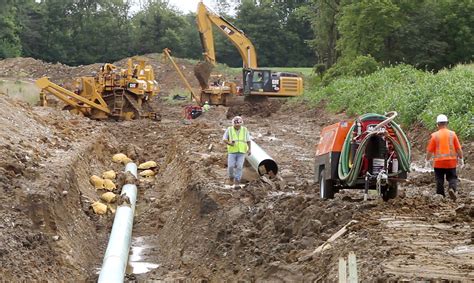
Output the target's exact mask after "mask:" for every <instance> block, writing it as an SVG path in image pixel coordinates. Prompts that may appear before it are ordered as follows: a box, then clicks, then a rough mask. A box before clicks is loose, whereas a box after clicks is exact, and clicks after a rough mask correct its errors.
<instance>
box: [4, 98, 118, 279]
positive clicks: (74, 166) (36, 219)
mask: <svg viewBox="0 0 474 283" xmlns="http://www.w3.org/2000/svg"><path fill="white" fill-rule="evenodd" d="M0 109H1V111H2V115H1V116H0V128H1V129H2V131H0V154H1V156H2V158H1V160H0V188H1V194H0V203H1V204H2V205H1V209H0V211H1V214H0V217H1V219H2V220H3V221H2V223H1V224H0V230H1V233H0V242H2V243H3V244H2V247H0V274H2V276H1V277H2V280H6V281H10V280H27V281H32V280H33V281H36V280H38V279H41V278H42V279H45V278H48V280H53V281H54V280H61V279H63V278H82V279H81V280H85V279H86V278H87V277H88V276H89V275H90V274H91V273H93V269H94V266H95V265H96V264H98V262H99V260H100V255H98V254H97V252H98V251H102V250H103V247H104V243H103V241H104V240H105V239H104V238H105V236H106V233H101V232H100V231H102V230H103V229H108V223H110V222H107V221H106V218H104V219H98V218H96V217H95V216H94V215H92V214H91V213H90V208H89V205H90V203H91V201H93V196H95V195H96V193H95V190H94V189H93V188H91V185H90V184H89V181H88V178H89V176H90V175H92V174H100V172H102V170H103V169H104V168H105V163H107V162H106V160H105V159H104V158H103V156H104V155H107V154H110V151H111V149H110V148H109V147H108V145H107V144H104V142H103V136H102V135H103V134H102V133H101V128H102V126H101V125H99V124H96V123H95V122H93V121H90V120H89V119H85V118H81V117H79V116H75V115H72V114H70V113H69V112H64V111H55V110H54V109H49V108H36V107H31V106H29V105H28V104H27V103H24V102H19V101H16V100H12V99H10V98H8V97H6V96H3V95H0ZM91 141H94V142H91ZM110 141H112V139H110ZM98 247H99V249H97V248H98ZM13 259H14V260H13ZM86 270H90V271H89V272H85V271H86Z"/></svg>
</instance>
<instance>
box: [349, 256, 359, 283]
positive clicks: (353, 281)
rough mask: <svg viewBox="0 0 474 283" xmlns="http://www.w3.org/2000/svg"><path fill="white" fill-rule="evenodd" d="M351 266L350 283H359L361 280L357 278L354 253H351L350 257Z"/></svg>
mask: <svg viewBox="0 0 474 283" xmlns="http://www.w3.org/2000/svg"><path fill="white" fill-rule="evenodd" d="M348 264H349V281H348V282H349V283H358V282H359V279H358V276H357V260H356V255H355V253H354V252H350V253H349V256H348Z"/></svg>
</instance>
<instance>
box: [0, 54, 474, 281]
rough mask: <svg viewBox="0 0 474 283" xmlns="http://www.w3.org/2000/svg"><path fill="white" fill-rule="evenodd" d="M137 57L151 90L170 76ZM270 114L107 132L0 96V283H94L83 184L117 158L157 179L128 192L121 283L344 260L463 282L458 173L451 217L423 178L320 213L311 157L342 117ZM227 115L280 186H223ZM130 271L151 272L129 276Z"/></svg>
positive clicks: (364, 275)
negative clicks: (241, 126) (131, 208)
mask: <svg viewBox="0 0 474 283" xmlns="http://www.w3.org/2000/svg"><path fill="white" fill-rule="evenodd" d="M149 56H151V57H154V59H153V60H152V64H156V65H155V66H156V67H155V70H157V74H159V76H161V75H162V76H164V77H166V76H170V77H171V76H175V72H174V71H173V70H172V69H171V66H169V67H170V69H167V68H168V67H165V66H162V65H160V63H159V61H158V60H159V58H158V57H157V56H156V55H149ZM121 63H124V62H121ZM159 66H161V68H158V67H159ZM187 72H189V74H191V76H192V68H189V69H188V71H187ZM171 81H172V82H171V83H170V85H172V83H173V80H172V79H171ZM174 82H177V83H178V82H179V80H177V77H176V78H175V81H174ZM270 101H272V100H270ZM272 103H273V102H271V103H270V105H267V106H265V107H266V108H263V109H262V106H254V105H250V106H249V105H247V106H236V107H231V108H226V107H216V108H215V107H213V108H212V110H211V111H210V112H209V113H205V114H204V115H202V116H201V117H199V118H198V119H196V120H193V121H191V123H190V124H189V125H188V124H184V123H182V121H181V116H182V115H181V114H182V113H181V111H182V109H181V106H176V105H166V107H162V110H161V111H162V113H161V114H162V116H163V120H162V121H161V122H160V123H157V122H155V121H150V120H137V121H126V122H120V123H118V122H112V121H102V122H98V121H91V120H89V119H86V118H81V117H79V116H74V115H72V114H70V113H68V112H62V111H57V110H55V109H50V108H37V107H31V106H28V105H27V104H25V103H22V102H18V101H15V100H12V99H10V98H8V97H6V96H1V95H0V110H2V113H4V114H2V116H0V128H1V129H2V131H0V154H1V155H2V157H4V158H3V159H1V160H0V188H1V190H2V194H0V200H1V201H0V219H2V220H3V221H2V223H1V224H0V232H1V233H0V242H2V243H6V244H5V245H4V246H2V247H0V274H1V275H2V280H5V281H8V280H13V279H15V280H18V279H20V280H29V281H31V280H43V279H47V280H52V281H54V280H61V279H63V278H68V279H69V278H71V279H74V280H80V281H84V280H86V279H90V280H94V279H96V277H97V275H95V273H96V271H97V270H98V268H100V265H101V260H102V256H103V253H104V249H105V247H106V237H107V235H108V232H109V231H110V225H111V218H112V217H113V215H111V214H109V215H106V216H102V217H99V216H97V215H94V214H93V213H91V211H90V208H89V206H90V203H91V202H93V201H94V200H96V198H97V193H96V191H95V189H93V188H92V187H91V185H90V184H89V177H90V175H93V174H95V175H100V174H101V173H102V172H103V171H105V170H109V169H114V170H116V171H120V170H121V168H120V167H118V165H115V164H113V163H112V162H111V160H110V157H111V156H112V154H114V153H117V152H123V153H125V154H127V155H128V156H129V157H131V158H133V159H134V161H136V162H138V163H140V162H144V161H148V160H154V161H156V162H157V163H158V165H159V166H158V167H159V170H158V174H157V176H156V177H155V178H150V179H143V178H142V179H140V181H139V184H138V186H139V196H138V204H137V208H136V217H135V224H134V231H133V240H132V256H131V257H130V262H129V263H130V265H131V269H130V271H131V273H130V275H129V276H128V279H130V280H134V279H137V280H168V279H183V280H184V279H194V280H198V279H201V280H207V281H213V282H220V281H225V280H230V281H237V280H247V281H279V282H281V281H293V282H302V281H310V280H311V281H335V280H336V279H337V263H338V259H339V257H346V256H347V254H348V253H349V252H350V251H354V252H355V253H356V256H357V258H358V267H359V277H360V280H361V281H375V280H381V281H387V280H391V279H393V280H418V279H424V280H441V279H445V280H465V281H469V280H474V275H473V273H472V270H474V267H473V266H472V263H471V262H472V245H473V243H472V234H471V228H470V227H469V225H470V223H472V217H473V203H472V201H473V195H472V189H473V182H474V181H473V180H472V178H471V177H470V175H463V174H464V173H463V172H460V176H461V177H462V178H463V179H462V180H461V186H460V195H459V201H458V202H456V203H454V202H451V201H448V200H444V199H442V198H440V197H438V196H433V193H434V186H433V179H432V176H431V175H430V174H429V173H420V172H414V173H412V174H411V175H410V180H409V182H407V183H404V184H402V186H403V188H404V190H403V191H404V194H403V197H400V198H398V199H395V200H392V201H389V202H388V203H385V202H382V201H381V200H379V199H377V198H376V197H375V196H372V198H371V199H370V200H369V201H367V202H364V201H362V194H361V193H360V192H351V191H343V192H341V193H340V194H336V198H335V199H333V200H328V201H322V200H320V199H319V195H318V187H317V185H315V184H314V183H313V160H314V146H315V144H316V143H317V142H318V139H319V132H320V129H321V128H322V127H324V126H325V125H329V124H331V123H333V122H335V121H339V120H341V119H344V118H345V117H344V115H343V114H338V115H333V114H328V113H326V112H325V111H323V110H322V109H321V108H316V109H308V108H307V107H306V106H304V105H300V104H294V103H282V102H280V101H277V103H276V104H275V105H273V104H272ZM239 107H240V108H239ZM234 115H243V117H244V122H245V125H246V126H247V127H248V129H249V131H250V133H251V134H252V136H253V139H254V140H255V142H256V143H257V144H259V145H260V146H261V147H262V148H263V149H264V150H265V151H266V152H267V153H268V154H269V155H270V156H272V157H273V158H274V159H275V161H276V162H277V163H278V165H279V168H280V173H281V174H280V176H281V178H278V179H268V178H259V177H258V176H257V175H256V173H255V172H254V170H253V169H252V168H250V167H247V168H245V180H246V181H248V183H247V186H246V187H245V188H242V189H231V188H228V187H225V186H223V181H224V180H225V178H226V170H227V168H226V161H227V159H226V148H225V146H224V145H223V144H222V142H221V139H222V134H223V132H224V130H225V128H226V127H228V126H229V125H230V120H229V119H228V118H229V117H232V116H234ZM465 151H466V152H471V151H472V144H471V145H469V144H467V145H465ZM468 154H469V153H468ZM417 156H418V157H421V156H422V153H418V155H417ZM468 156H470V155H468ZM468 158H469V157H468ZM415 161H417V162H420V159H417V160H415ZM468 163H469V161H468ZM469 170H470V169H469ZM351 220H357V221H358V223H356V224H354V225H352V226H350V227H349V231H348V232H347V233H346V234H344V235H342V236H341V237H339V238H338V239H337V240H336V241H334V242H333V243H332V244H331V247H330V248H328V249H326V250H323V251H322V252H320V253H315V254H314V255H312V256H308V254H311V253H312V252H313V251H314V250H315V249H316V248H317V247H318V246H320V245H321V244H323V243H324V242H325V241H326V240H327V239H329V238H330V237H331V236H332V235H333V234H334V233H335V232H337V231H338V230H339V229H340V228H341V227H343V226H344V225H345V224H347V223H348V222H349V221H351ZM136 251H141V254H138V255H136V254H133V253H134V252H136ZM12 259H14V260H12ZM140 264H141V265H140ZM146 264H147V265H146ZM137 265H138V266H144V265H146V266H152V267H151V268H150V269H148V270H147V271H148V273H144V274H140V272H142V271H141V269H139V268H137V269H135V267H134V266H137Z"/></svg>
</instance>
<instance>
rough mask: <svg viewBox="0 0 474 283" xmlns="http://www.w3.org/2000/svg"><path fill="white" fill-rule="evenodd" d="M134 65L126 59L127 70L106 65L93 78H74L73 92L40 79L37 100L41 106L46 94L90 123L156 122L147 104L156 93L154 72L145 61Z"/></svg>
mask: <svg viewBox="0 0 474 283" xmlns="http://www.w3.org/2000/svg"><path fill="white" fill-rule="evenodd" d="M135 61H136V62H134V60H132V59H128V61H127V69H119V68H118V67H117V66H115V65H112V64H108V63H107V64H105V65H103V66H102V67H101V68H100V70H99V72H98V73H97V75H96V76H93V77H92V76H91V77H80V78H76V79H75V82H74V90H68V89H66V88H64V87H62V86H60V85H57V84H55V83H53V82H51V81H50V80H49V79H48V78H47V77H43V78H41V79H39V80H37V81H36V85H37V86H38V87H39V88H40V89H41V93H40V100H41V102H42V104H43V105H44V104H45V103H46V101H47V100H46V94H52V95H54V96H56V97H57V98H59V99H60V100H61V101H63V102H64V103H66V106H65V107H64V108H65V109H67V110H70V111H72V112H76V113H81V114H83V115H84V116H86V117H90V118H92V119H106V118H113V119H116V120H131V119H141V118H150V119H154V120H159V119H160V115H158V113H156V112H155V111H153V109H152V108H151V106H150V104H149V102H150V99H151V98H152V97H154V96H156V95H157V94H158V91H159V87H158V83H157V82H156V80H155V75H154V71H153V68H152V67H151V65H147V64H146V59H144V58H135Z"/></svg>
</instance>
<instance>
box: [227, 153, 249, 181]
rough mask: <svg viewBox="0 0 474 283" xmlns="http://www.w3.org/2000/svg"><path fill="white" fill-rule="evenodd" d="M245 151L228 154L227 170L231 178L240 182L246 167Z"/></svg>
mask: <svg viewBox="0 0 474 283" xmlns="http://www.w3.org/2000/svg"><path fill="white" fill-rule="evenodd" d="M244 161H245V153H229V154H228V156H227V172H228V173H229V178H230V179H234V180H235V181H236V182H240V178H242V168H243V167H244Z"/></svg>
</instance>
